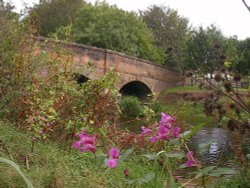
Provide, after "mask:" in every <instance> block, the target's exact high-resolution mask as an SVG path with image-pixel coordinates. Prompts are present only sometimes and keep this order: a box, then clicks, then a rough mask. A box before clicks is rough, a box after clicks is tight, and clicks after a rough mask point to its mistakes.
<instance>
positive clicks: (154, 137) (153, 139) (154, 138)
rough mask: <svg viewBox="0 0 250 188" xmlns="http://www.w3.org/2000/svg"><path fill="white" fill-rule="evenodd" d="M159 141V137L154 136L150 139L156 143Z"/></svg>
mask: <svg viewBox="0 0 250 188" xmlns="http://www.w3.org/2000/svg"><path fill="white" fill-rule="evenodd" d="M157 140H158V138H157V136H153V137H151V138H150V142H152V143H154V142H156V141H157Z"/></svg>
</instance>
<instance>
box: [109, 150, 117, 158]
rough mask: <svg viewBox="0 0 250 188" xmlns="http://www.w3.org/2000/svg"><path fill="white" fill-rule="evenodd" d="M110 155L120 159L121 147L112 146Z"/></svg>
mask: <svg viewBox="0 0 250 188" xmlns="http://www.w3.org/2000/svg"><path fill="white" fill-rule="evenodd" d="M109 157H110V158H111V159H118V158H119V149H118V148H111V149H110V150H109Z"/></svg>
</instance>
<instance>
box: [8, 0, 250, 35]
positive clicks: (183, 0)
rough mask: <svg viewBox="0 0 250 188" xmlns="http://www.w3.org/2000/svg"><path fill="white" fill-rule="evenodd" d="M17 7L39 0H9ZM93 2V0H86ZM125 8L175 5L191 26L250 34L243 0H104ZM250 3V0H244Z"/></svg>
mask: <svg viewBox="0 0 250 188" xmlns="http://www.w3.org/2000/svg"><path fill="white" fill-rule="evenodd" d="M9 1H11V2H12V3H13V4H14V5H15V6H16V7H17V8H18V9H19V10H20V9H21V8H22V7H23V4H24V3H26V4H27V5H29V6H32V5H33V4H34V3H38V2H39V0H9ZM86 1H87V2H91V3H94V2H95V0H86ZM106 2H108V3H109V4H112V5H113V4H116V5H117V6H118V7H119V8H122V9H124V10H129V11H131V10H133V11H138V10H145V9H147V7H149V6H150V5H152V4H156V5H162V6H166V7H170V8H173V9H177V10H178V13H179V14H180V15H182V16H185V17H187V18H188V19H189V21H190V23H191V24H192V26H200V25H201V26H204V27H206V26H208V25H211V24H214V25H216V26H217V27H219V28H220V29H221V30H222V32H223V34H224V35H226V36H233V35H237V36H238V38H239V39H245V38H247V37H250V12H248V10H247V9H246V7H245V6H244V5H243V3H242V0H154V1H152V0H106ZM246 2H247V3H248V4H249V5H250V0H246Z"/></svg>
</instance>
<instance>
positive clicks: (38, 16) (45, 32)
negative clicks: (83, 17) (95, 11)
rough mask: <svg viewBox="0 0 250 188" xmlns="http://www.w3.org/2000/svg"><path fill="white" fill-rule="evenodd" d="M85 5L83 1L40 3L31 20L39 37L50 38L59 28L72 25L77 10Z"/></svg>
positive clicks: (32, 12)
mask: <svg viewBox="0 0 250 188" xmlns="http://www.w3.org/2000/svg"><path fill="white" fill-rule="evenodd" d="M83 5H84V1H83V0H52V1H40V4H38V5H35V6H34V7H33V8H32V9H31V11H30V16H29V19H30V20H31V22H32V23H33V24H34V25H35V26H36V29H37V33H38V34H39V35H42V36H49V35H50V34H52V33H54V32H55V31H56V30H57V28H59V27H62V26H67V25H70V24H72V22H73V21H74V19H75V14H76V12H77V10H78V9H79V8H80V7H81V6H83Z"/></svg>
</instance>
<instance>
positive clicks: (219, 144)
mask: <svg viewBox="0 0 250 188" xmlns="http://www.w3.org/2000/svg"><path fill="white" fill-rule="evenodd" d="M142 125H144V122H143V120H130V121H127V123H123V124H122V126H121V127H122V128H127V129H128V130H130V131H132V132H135V133H139V132H140V131H141V130H140V128H141V126H142ZM241 139H242V143H243V147H242V149H243V153H244V154H245V155H246V154H249V153H250V148H249V144H250V133H249V134H248V135H244V136H243V135H242V136H241ZM233 141H234V137H233V136H232V132H231V131H230V130H228V129H225V128H219V127H216V126H204V127H202V128H201V130H200V131H199V132H197V133H196V134H195V135H194V136H193V137H191V138H190V140H189V142H188V146H189V148H190V150H192V151H194V153H195V156H196V157H197V159H198V160H199V162H200V163H201V164H202V165H203V166H210V165H216V166H227V167H229V166H231V167H235V165H237V164H236V163H235V160H234V159H235V153H234V151H233V150H232V148H231V147H230V144H232V143H233Z"/></svg>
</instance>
